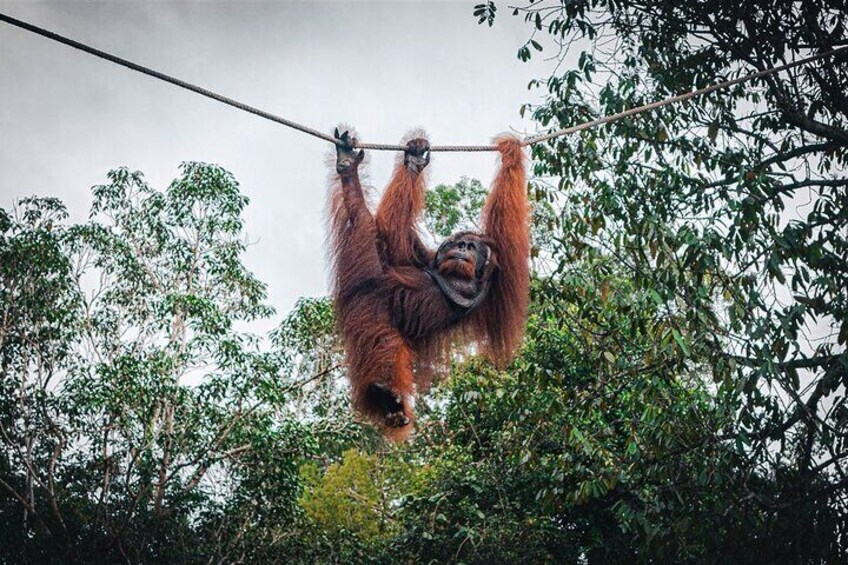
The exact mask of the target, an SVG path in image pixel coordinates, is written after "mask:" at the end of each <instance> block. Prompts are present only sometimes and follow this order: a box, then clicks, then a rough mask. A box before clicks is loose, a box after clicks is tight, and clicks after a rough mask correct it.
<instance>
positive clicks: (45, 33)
mask: <svg viewBox="0 0 848 565" xmlns="http://www.w3.org/2000/svg"><path fill="white" fill-rule="evenodd" d="M0 21H2V22H5V23H7V24H10V25H13V26H15V27H19V28H21V29H25V30H27V31H30V32H32V33H35V34H37V35H40V36H42V37H46V38H47V39H51V40H53V41H57V42H59V43H62V44H64V45H67V46H69V47H73V48H74V49H78V50H80V51H83V52H85V53H88V54H89V55H94V56H95V57H99V58H100V59H104V60H106V61H109V62H112V63H115V64H117V65H120V66H122V67H125V68H127V69H130V70H133V71H137V72H139V73H142V74H145V75H147V76H151V77H153V78H156V79H159V80H162V81H165V82H167V83H170V84H173V85H174V86H178V87H180V88H184V89H186V90H190V91H191V92H194V93H196V94H200V95H201V96H205V97H207V98H211V99H212V100H217V101H218V102H221V103H223V104H227V105H228V106H232V107H233V108H238V109H239V110H243V111H245V112H247V113H249V114H253V115H255V116H259V117H260V118H265V119H266V120H270V121H272V122H276V123H278V124H282V125H284V126H287V127H290V128H292V129H296V130H298V131H301V132H303V133H305V134H308V135H311V136H313V137H317V138H319V139H323V140H324V141H329V142H330V143H334V144H335V143H337V140H336V139H335V138H334V137H333V136H331V135H328V134H326V133H323V132H321V131H318V130H316V129H314V128H311V127H309V126H305V125H303V124H299V123H297V122H294V121H292V120H288V119H286V118H282V117H280V116H277V115H274V114H271V113H269V112H266V111H264V110H260V109H259V108H254V107H253V106H248V105H247V104H243V103H242V102H239V101H237V100H233V99H232V98H227V97H226V96H223V95H221V94H217V93H215V92H212V91H211V90H207V89H205V88H202V87H200V86H197V85H194V84H191V83H189V82H186V81H184V80H180V79H178V78H175V77H172V76H170V75H166V74H165V73H161V72H159V71H156V70H153V69H150V68H148V67H145V66H143V65H139V64H138V63H133V62H132V61H128V60H126V59H122V58H121V57H118V56H116V55H112V54H110V53H106V52H105V51H101V50H100V49H96V48H94V47H91V46H89V45H86V44H84V43H80V42H79V41H75V40H73V39H70V38H67V37H64V36H62V35H59V34H57V33H53V32H52V31H49V30H46V29H43V28H40V27H38V26H35V25H32V24H30V23H27V22H24V21H22V20H19V19H16V18H13V17H11V16H7V15H6V14H3V13H0ZM846 52H848V46H845V47H840V48H838V49H832V50H830V51H824V52H822V53H819V54H817V55H812V56H810V57H806V58H804V59H799V60H797V61H793V62H792V63H787V64H785V65H780V66H777V67H771V68H768V69H764V70H762V71H757V72H754V73H751V74H747V75H745V76H742V77H739V78H735V79H733V80H727V81H724V82H720V83H718V84H714V85H712V86H707V87H705V88H701V89H698V90H694V91H692V92H687V93H685V94H679V95H677V96H672V97H671V98H666V99H664V100H658V101H657V102H651V103H650V104H645V105H643V106H638V107H636V108H630V109H629V110H625V111H623V112H619V113H617V114H611V115H609V116H604V117H601V118H598V119H596V120H592V121H589V122H585V123H582V124H578V125H576V126H571V127H567V128H563V129H558V130H554V131H551V132H548V133H544V134H538V135H534V136H531V137H527V138H525V139H524V140H523V141H522V145H524V146H527V145H535V144H536V143H541V142H543V141H548V140H549V139H553V138H555V137H560V136H563V135H569V134H572V133H577V132H579V131H582V130H584V129H589V128H593V127H596V126H600V125H603V124H607V123H610V122H616V121H618V120H622V119H624V118H627V117H629V116H635V115H636V114H641V113H642V112H647V111H649V110H654V109H656V108H661V107H663V106H667V105H669V104H674V103H675V102H682V101H684V100H689V99H690V98H694V97H695V96H700V95H702V94H709V93H710V92H715V91H716V90H721V89H723V88H727V87H729V86H733V85H735V84H739V83H742V82H747V81H749V80H754V79H757V78H761V77H764V76H767V75H771V74H774V73H778V72H780V71H785V70H787V69H791V68H794V67H799V66H802V65H807V64H809V63H812V62H814V61H818V60H819V59H824V58H825V57H831V56H833V55H838V54H841V53H846ZM356 146H357V147H358V148H361V149H370V150H374V151H404V150H406V146H405V145H394V144H386V143H357V145H356ZM430 151H453V152H473V151H497V147H496V146H494V145H433V146H431V147H430Z"/></svg>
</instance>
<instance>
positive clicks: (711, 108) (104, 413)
mask: <svg viewBox="0 0 848 565" xmlns="http://www.w3.org/2000/svg"><path fill="white" fill-rule="evenodd" d="M846 13H848V5H846V2H845V1H844V0H801V1H788V0H786V1H783V0H770V1H763V2H748V3H740V2H738V0H737V1H729V0H710V1H709V2H706V1H702V0H683V1H676V2H668V1H664V0H659V1H650V2H641V1H631V0H615V1H613V0H568V1H566V0H563V1H562V2H556V1H553V2H532V1H530V2H523V3H520V4H519V5H518V7H517V8H514V7H512V6H507V5H506V4H505V3H493V2H489V3H487V4H481V5H479V6H477V7H474V8H473V14H472V9H471V7H469V14H468V17H469V18H477V19H478V20H479V22H480V24H481V25H483V26H485V25H492V24H495V23H496V21H497V20H498V19H499V18H507V17H519V18H523V19H524V21H526V24H527V32H528V41H527V43H526V44H525V45H524V46H521V47H520V49H519V51H518V57H519V58H520V59H522V60H527V59H529V58H531V57H539V56H551V55H553V56H555V57H558V58H560V59H561V60H563V59H564V58H565V57H566V55H568V54H569V53H571V54H572V55H573V54H574V53H575V51H576V52H579V53H580V55H579V64H578V66H577V67H576V68H565V66H564V65H563V66H562V67H560V68H559V69H558V70H557V71H556V72H555V73H554V74H553V75H552V76H550V77H540V78H539V80H536V81H533V82H532V83H531V84H530V88H531V89H534V90H536V91H541V92H544V93H545V102H544V103H542V104H540V105H533V106H525V107H524V108H522V110H521V111H522V113H530V114H532V116H533V118H534V120H536V121H537V122H538V126H539V128H540V129H543V128H551V129H553V128H559V127H566V126H570V125H574V124H577V123H582V122H584V121H587V120H590V119H592V118H594V117H597V116H599V115H605V114H611V113H614V112H618V111H621V110H624V109H627V108H630V107H634V106H638V105H641V104H644V103H647V102H650V101H653V100H658V99H661V98H664V97H667V96H671V95H674V94H678V93H680V92H685V91H689V90H691V89H694V88H700V87H703V86H707V85H710V84H713V83H715V82H718V81H721V80H726V79H729V78H734V77H737V76H741V75H743V74H746V73H748V72H751V71H753V70H759V69H764V68H768V67H771V66H775V65H779V64H782V63H785V62H788V61H792V60H794V59H797V58H800V57H804V56H807V55H809V54H813V53H818V52H821V51H825V50H829V49H832V48H836V47H839V46H844V45H848V31H846V28H845V25H846V24H845V21H846V20H845V14H846ZM532 157H533V159H532V171H531V173H532V181H531V184H530V186H529V190H530V195H531V197H532V200H533V203H534V212H533V220H534V226H533V229H534V234H533V241H534V253H533V256H534V258H533V265H534V272H535V276H534V281H533V288H532V312H531V316H530V320H529V322H528V327H527V335H526V340H525V344H524V347H523V350H522V352H521V354H520V356H519V358H518V359H517V360H516V361H515V362H514V363H513V364H512V365H511V366H510V367H508V369H507V370H505V371H502V372H499V371H496V370H495V369H494V368H493V367H492V366H490V365H488V364H486V363H484V362H482V361H481V360H478V359H476V358H475V357H474V356H473V355H470V354H465V355H463V354H458V355H457V356H456V358H455V359H454V360H453V364H452V366H450V367H446V368H445V369H444V374H443V375H442V376H443V377H445V378H443V379H442V381H441V382H440V383H438V384H437V385H436V386H434V388H433V390H432V391H431V393H430V394H429V395H428V396H426V397H424V398H422V399H421V400H420V401H419V406H418V409H417V410H418V413H419V415H420V421H419V423H418V426H417V433H416V434H415V435H414V437H413V439H412V440H411V441H409V442H408V443H405V444H402V445H390V444H387V443H385V442H384V441H383V440H382V439H381V438H380V437H379V436H378V435H376V434H375V432H374V431H373V430H371V429H370V428H369V427H367V426H364V425H362V424H360V423H358V422H357V421H356V419H355V418H354V417H353V415H352V414H351V412H350V410H349V406H348V398H347V390H346V384H345V381H344V372H343V369H342V368H341V367H340V360H341V352H340V350H339V345H338V340H337V336H336V334H335V331H334V320H333V315H332V308H331V305H330V303H329V302H328V300H326V299H303V300H301V301H300V302H299V303H298V304H297V306H296V308H295V309H294V310H293V311H292V312H291V313H289V314H288V316H287V317H286V318H285V320H284V321H283V322H282V323H281V324H280V326H279V327H278V328H276V329H275V330H274V331H273V332H272V333H271V334H270V335H268V336H260V335H255V334H253V333H251V332H250V328H251V322H254V321H256V320H260V319H266V318H268V317H270V316H271V315H272V314H273V309H272V307H271V306H270V305H269V304H268V303H267V301H266V286H265V285H264V283H263V282H262V281H260V280H257V279H256V278H255V277H254V276H253V275H252V274H251V272H249V271H248V270H247V269H246V268H245V267H244V265H243V262H242V255H243V253H244V251H245V237H244V228H245V226H244V223H243V220H242V213H243V211H244V209H245V207H246V206H247V204H248V202H247V198H246V197H245V196H243V195H242V194H241V193H240V191H239V186H238V183H237V181H236V179H235V178H233V176H232V175H231V174H230V173H228V172H227V171H226V170H224V169H222V168H221V167H218V166H216V165H213V164H205V163H198V162H189V163H184V164H183V166H182V168H181V174H180V176H179V178H177V179H175V180H174V181H173V183H171V185H170V186H169V187H167V188H166V189H165V190H159V189H156V188H154V187H151V186H149V185H148V184H147V183H146V181H145V179H144V177H143V175H142V174H141V173H139V172H134V171H131V170H128V169H125V168H120V169H116V170H113V171H111V172H110V173H108V175H107V179H106V181H105V183H104V184H103V185H101V186H96V187H94V188H93V202H94V203H93V206H92V208H91V216H90V220H89V221H88V222H85V223H71V222H69V221H68V220H67V217H66V213H65V208H64V206H63V204H62V202H60V201H58V200H56V199H54V198H49V197H33V198H29V199H25V200H22V201H19V202H17V203H16V205H15V206H13V207H11V208H10V209H0V446H2V448H0V493H1V494H0V562H5V563H20V562H68V561H96V562H132V563H139V562H150V563H152V562H158V563H165V562H192V563H193V562H209V563H212V562H220V563H228V562H241V561H253V562H281V563H291V562H338V563H349V562H375V563H383V562H397V561H400V562H416V563H418V562H420V563H428V562H439V563H441V562H457V563H459V562H462V563H507V562H516V561H522V562H529V563H541V562H557V563H572V562H573V563H618V562H633V560H634V559H635V560H636V561H638V562H674V563H681V562H722V563H780V562H789V563H825V562H827V563H831V562H832V563H837V562H840V563H843V562H845V561H846V560H848V549H846V548H848V537H846V536H848V522H846V519H848V491H846V489H848V474H846V473H848V468H846V466H848V403H847V402H846V386H848V354H846V342H848V319H846V313H848V242H847V241H846V239H848V176H847V175H846V160H848V57H846V56H845V55H842V56H839V57H835V58H832V59H825V60H822V61H819V62H818V63H816V64H814V65H811V66H808V67H804V68H800V69H796V70H793V71H790V72H785V73H781V74H780V75H776V76H770V77H767V78H765V79H762V80H758V81H754V82H750V83H746V84H742V85H739V86H736V87H733V88H731V89H729V90H726V91H722V92H716V93H713V94H710V95H707V96H703V97H700V98H697V99H695V100H693V101H691V102H688V103H684V104H678V105H674V106H670V107H666V108H664V109H662V110H659V111H655V112H651V113H647V114H643V115H641V116H639V117H637V118H634V119H629V120H624V121H621V122H618V123H615V124H612V125H607V126H603V127H599V128H595V129H591V130H587V131H584V132H582V133H580V134H579V135H575V136H570V137H563V138H559V139H556V140H553V141H551V142H549V143H547V144H544V145H538V146H535V147H534V148H533V152H532ZM485 194H486V188H485V187H484V186H483V185H482V184H481V183H479V182H478V181H476V180H473V179H462V180H460V181H459V182H457V183H456V184H454V185H450V186H449V185H441V186H438V187H436V188H435V189H434V190H432V191H431V192H430V193H429V194H428V216H427V219H426V226H425V229H426V231H428V232H429V233H430V234H432V235H433V236H434V237H435V238H438V237H442V236H445V235H448V234H450V233H451V232H453V231H455V230H457V229H460V228H464V227H470V226H471V225H473V224H471V222H472V221H473V220H472V219H473V218H476V217H477V214H478V211H479V209H480V206H481V204H482V200H483V198H484V197H485ZM448 377H449V378H448Z"/></svg>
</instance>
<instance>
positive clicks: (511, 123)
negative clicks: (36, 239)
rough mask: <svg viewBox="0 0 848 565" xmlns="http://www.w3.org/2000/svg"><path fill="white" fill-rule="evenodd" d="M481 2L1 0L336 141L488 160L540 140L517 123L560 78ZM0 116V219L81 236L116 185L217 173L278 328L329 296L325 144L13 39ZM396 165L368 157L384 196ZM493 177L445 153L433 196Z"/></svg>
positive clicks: (521, 34)
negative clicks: (522, 54) (481, 10)
mask: <svg viewBox="0 0 848 565" xmlns="http://www.w3.org/2000/svg"><path fill="white" fill-rule="evenodd" d="M476 3H477V2H476V1H474V0H469V1H463V2H313V3H307V2H299V3H291V2H265V3H262V2H230V3H224V2H195V3H175V2H69V1H65V2H8V1H3V0H0V11H2V12H3V13H5V14H8V15H10V16H13V17H16V18H19V19H23V20H25V21H28V22H30V23H33V24H35V25H38V26H42V27H46V28H47V29H50V30H51V31H55V32H56V33H59V34H61V35H65V36H68V37H71V38H73V39H76V40H78V41H81V42H83V43H87V44H89V45H92V46H94V47H97V48H99V49H103V50H105V51H108V52H112V53H114V54H116V55H118V56H121V57H124V58H126V59H129V60H131V61H134V62H138V63H140V64H143V65H146V66H149V67H152V68H154V69H157V70H160V71H162V72H165V73H167V74H171V75H173V76H176V77H178V78H182V79H184V80H187V81H189V82H193V83H195V84H198V85H200V86H203V87H206V88H209V89H210V90H213V91H216V92H219V93H221V94H224V95H226V96H229V97H231V98H235V99H237V100H240V101H242V102H245V103H247V104H250V105H253V106H257V107H259V108H262V109H264V110H267V111H269V112H272V113H276V114H279V115H282V116H284V117H287V118H289V119H292V120H295V121H298V122H301V123H304V124H307V125H310V126H312V127H315V128H317V129H322V130H324V131H328V132H329V131H331V129H332V126H334V125H335V124H336V123H338V122H340V121H344V122H348V123H350V124H352V125H354V126H355V127H356V128H357V129H358V130H359V133H360V137H361V138H362V139H363V140H364V141H372V142H383V143H394V142H398V141H399V140H400V138H401V137H402V135H403V134H404V132H405V131H406V130H407V129H409V128H410V127H412V126H422V127H424V128H425V129H426V130H427V131H428V133H429V134H430V139H431V141H433V142H434V143H461V144H465V143H468V144H479V143H486V142H488V140H489V139H490V138H491V137H492V136H493V135H495V134H497V133H499V132H501V131H504V130H508V129H513V130H517V131H520V132H525V131H526V132H529V131H533V125H532V124H531V123H530V122H529V121H523V120H521V119H520V118H519V116H518V109H519V107H520V105H521V104H522V103H524V102H528V101H536V99H537V96H538V94H537V92H535V91H534V92H530V91H528V90H527V88H526V86H527V83H528V81H529V80H530V79H531V78H539V77H543V76H544V75H545V74H546V71H547V70H548V69H549V68H550V64H546V63H544V62H543V61H542V60H541V59H536V60H534V61H531V62H530V63H522V62H520V61H518V59H517V58H516V57H515V52H516V50H517V49H518V48H519V47H520V46H521V45H522V44H523V43H524V41H525V40H526V38H527V34H528V33H529V32H530V27H529V26H527V24H525V23H524V22H523V20H522V19H520V18H515V17H512V16H511V15H510V14H509V13H507V10H506V9H505V6H502V7H501V11H500V12H499V14H498V16H499V17H498V18H497V20H496V23H495V26H494V27H493V28H489V27H487V26H479V25H477V21H476V18H475V17H474V16H473V15H472V10H473V6H474V4H476ZM0 101H2V104H0V132H2V135H0V171H2V173H0V207H5V208H8V207H9V206H11V204H12V203H13V202H14V201H15V200H16V199H18V198H20V197H23V196H28V195H32V194H37V195H41V196H57V197H59V198H61V199H62V200H63V201H64V202H65V204H66V205H67V206H68V209H69V212H70V214H71V220H72V221H84V220H85V219H86V216H87V213H88V208H89V205H90V203H91V193H90V188H91V186H93V185H95V184H100V183H103V182H105V174H106V172H107V171H108V170H110V169H112V168H116V167H119V166H122V165H126V166H128V167H130V168H132V169H138V170H140V171H142V172H143V173H144V174H145V176H146V178H147V180H148V182H149V183H150V184H151V185H152V186H154V187H156V188H159V189H164V188H166V187H167V185H168V183H169V182H170V180H171V179H173V178H174V177H175V176H176V174H177V166H178V164H179V163H180V162H181V161H189V160H197V161H208V162H214V163H218V164H220V165H222V166H224V167H225V168H227V169H228V170H230V171H231V172H233V174H234V175H235V176H236V178H237V179H238V181H239V182H240V184H241V189H242V192H243V193H244V194H246V195H247V196H248V197H250V200H251V202H250V205H249V207H248V209H247V211H246V213H245V220H246V223H247V235H248V239H249V240H250V241H251V242H254V244H253V245H252V246H251V247H250V248H249V250H248V253H247V256H246V263H247V265H248V267H249V268H250V269H251V270H252V271H253V272H254V273H256V274H257V276H258V277H259V278H260V279H261V280H263V281H264V282H266V283H268V285H269V302H270V303H271V304H272V305H274V306H275V307H276V308H277V311H278V317H277V318H278V319H279V317H280V316H282V315H284V314H285V313H286V312H287V311H288V310H289V309H290V308H291V306H292V305H293V304H294V301H295V300H296V299H297V298H298V297H300V296H320V295H323V294H324V293H325V292H326V288H327V287H326V283H327V275H326V269H325V262H324V223H323V210H324V197H325V192H326V182H325V181H326V175H327V171H326V168H325V165H324V159H325V155H326V153H327V151H328V148H329V146H328V144H326V143H325V142H323V141H320V140H318V139H315V138H312V137H309V136H306V135H304V134H302V133H300V132H297V131H294V130H291V129H288V128H285V127H283V126H281V125H278V124H274V123H272V122H269V121H266V120H263V119H261V118H258V117H255V116H252V115H250V114H246V113H243V112H240V111H238V110H236V109H233V108H230V107H228V106H224V105H222V104H220V103H218V102H214V101H212V100H209V99H206V98H203V97H201V96H198V95H196V94H193V93H190V92H187V91H184V90H181V89H179V88H176V87H174V86H171V85H168V84H166V83H163V82H160V81H157V80H155V79H152V78H150V77H146V76H143V75H141V74H138V73H135V72H132V71H129V70H127V69H124V68H121V67H118V66H116V65H114V64H111V63H108V62H106V61H103V60H100V59H97V58H95V57H92V56H91V55H87V54H85V53H82V52H79V51H76V50H74V49H71V48H69V47H66V46H63V45H60V44H58V43H55V42H51V41H49V40H47V39H45V38H42V37H40V36H37V35H34V34H32V33H29V32H26V31H23V30H20V29H18V28H14V27H12V26H9V25H6V24H3V23H0ZM393 159H394V156H393V154H392V153H386V152H371V154H370V178H371V181H372V182H373V184H374V185H375V186H377V187H382V185H383V184H384V183H385V182H386V181H387V180H388V175H389V173H390V170H391V166H392V162H393ZM494 165H495V155H494V154H491V153H457V154H454V153H451V154H445V153H439V154H436V155H434V157H433V162H432V163H431V165H430V174H431V176H430V179H431V186H433V185H435V184H438V183H442V182H444V183H452V182H455V181H456V180H458V179H459V177H460V176H462V175H466V176H471V177H476V178H479V179H480V180H482V181H483V182H484V183H486V182H488V181H489V180H491V177H492V175H493V173H494ZM292 264H294V265H297V266H298V268H297V269H296V270H294V269H292V268H291V267H287V266H286V265H292ZM270 325H271V324H261V326H262V327H263V328H265V329H267V327H270ZM256 329H260V328H256Z"/></svg>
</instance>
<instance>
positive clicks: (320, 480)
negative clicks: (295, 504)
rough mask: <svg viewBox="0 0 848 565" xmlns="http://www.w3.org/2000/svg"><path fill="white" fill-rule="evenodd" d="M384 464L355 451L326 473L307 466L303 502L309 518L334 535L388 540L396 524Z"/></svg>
mask: <svg viewBox="0 0 848 565" xmlns="http://www.w3.org/2000/svg"><path fill="white" fill-rule="evenodd" d="M385 463H386V462H385V461H384V460H381V458H379V457H378V456H376V455H368V454H365V453H361V452H358V451H356V450H354V449H349V450H347V451H345V452H344V453H343V454H342V460H341V462H339V463H334V464H332V465H330V466H329V467H328V468H327V469H326V471H324V473H323V474H321V472H320V470H319V467H318V465H316V464H314V463H307V464H306V465H304V466H303V467H302V468H301V473H302V474H303V476H304V479H305V480H304V487H305V491H304V495H303V497H302V498H301V500H300V504H301V506H303V508H304V510H305V511H306V515H307V516H308V517H309V518H310V519H311V520H312V521H313V522H315V524H316V525H318V526H319V527H320V528H321V529H322V530H324V531H326V532H327V533H328V534H331V535H355V536H356V537H358V538H359V539H361V540H362V541H364V542H373V541H375V540H377V539H378V538H387V537H389V536H390V535H391V534H392V533H393V532H394V531H396V530H397V524H396V523H395V522H394V521H393V520H392V516H391V513H392V509H391V503H392V502H393V501H392V500H391V497H390V496H388V495H387V490H388V485H387V484H386V483H387V481H388V475H389V473H388V472H387V470H386V469H385V468H384V465H385ZM395 496H396V495H395Z"/></svg>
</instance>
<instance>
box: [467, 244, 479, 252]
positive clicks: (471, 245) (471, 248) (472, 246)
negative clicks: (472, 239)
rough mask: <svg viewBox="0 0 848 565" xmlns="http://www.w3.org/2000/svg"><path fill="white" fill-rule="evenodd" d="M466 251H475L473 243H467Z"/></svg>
mask: <svg viewBox="0 0 848 565" xmlns="http://www.w3.org/2000/svg"><path fill="white" fill-rule="evenodd" d="M468 249H470V250H472V251H474V250H475V249H477V246H476V245H474V244H473V243H469V244H468Z"/></svg>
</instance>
